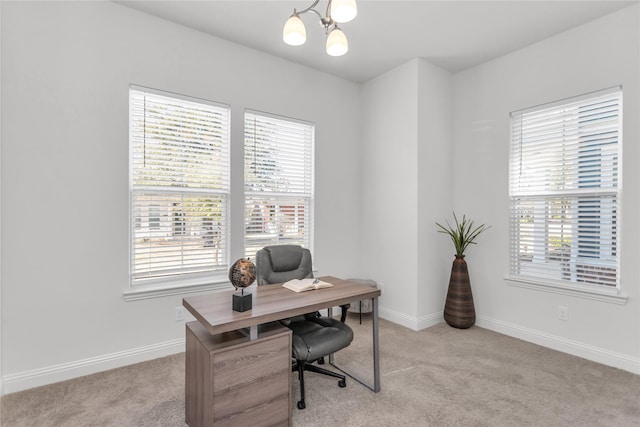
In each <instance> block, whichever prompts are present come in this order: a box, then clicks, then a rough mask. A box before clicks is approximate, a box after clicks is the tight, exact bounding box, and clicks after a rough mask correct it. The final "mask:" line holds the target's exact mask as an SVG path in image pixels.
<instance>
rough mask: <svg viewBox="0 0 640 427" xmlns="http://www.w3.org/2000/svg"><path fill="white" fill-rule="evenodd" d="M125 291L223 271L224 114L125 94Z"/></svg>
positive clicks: (146, 93)
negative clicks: (128, 280)
mask: <svg viewBox="0 0 640 427" xmlns="http://www.w3.org/2000/svg"><path fill="white" fill-rule="evenodd" d="M129 120H130V196H131V219H132V221H131V223H132V229H131V238H130V240H131V250H130V255H131V260H130V277H131V284H132V285H134V286H135V285H140V284H150V283H154V284H157V283H158V282H166V283H176V282H178V283H180V282H182V281H187V280H188V281H189V283H190V284H191V283H193V284H195V283H198V282H200V283H205V282H206V281H207V279H209V280H210V279H211V276H212V274H213V273H215V272H216V271H226V269H227V268H228V258H229V256H228V246H229V245H228V222H229V220H228V218H229V216H228V205H229V108H228V107H227V106H222V105H218V104H214V103H211V102H208V101H203V100H198V99H193V98H188V97H183V96H179V95H174V94H166V93H162V92H158V91H152V90H149V89H145V88H138V87H131V89H130V92H129Z"/></svg>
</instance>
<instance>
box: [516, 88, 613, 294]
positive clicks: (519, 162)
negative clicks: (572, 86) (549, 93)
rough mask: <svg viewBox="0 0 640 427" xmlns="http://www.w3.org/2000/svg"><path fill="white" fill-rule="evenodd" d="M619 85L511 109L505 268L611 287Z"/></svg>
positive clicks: (538, 276)
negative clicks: (508, 235) (508, 238)
mask: <svg viewBox="0 0 640 427" xmlns="http://www.w3.org/2000/svg"><path fill="white" fill-rule="evenodd" d="M621 109H622V91H621V90H620V88H615V89H612V90H605V91H602V92H599V93H595V94H589V95H585V96H582V97H577V98H573V99H568V100H564V101H561V102H558V103H553V104H549V105H543V106H540V107H536V108H533V109H529V110H526V111H520V112H515V113H513V114H512V129H511V131H512V143H511V159H510V178H509V195H510V199H511V262H510V264H511V275H512V276H517V277H531V278H534V279H543V280H547V281H554V282H559V283H582V284H591V285H601V286H606V287H617V286H618V285H619V278H618V264H619V251H618V243H617V236H618V227H619V226H620V224H619V218H618V212H619V200H620V192H621V185H620V179H619V176H620V147H621V139H622V131H621V129H622V114H621Z"/></svg>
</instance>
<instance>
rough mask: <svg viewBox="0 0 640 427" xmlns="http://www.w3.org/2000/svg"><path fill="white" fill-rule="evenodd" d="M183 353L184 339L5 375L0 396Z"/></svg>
mask: <svg viewBox="0 0 640 427" xmlns="http://www.w3.org/2000/svg"><path fill="white" fill-rule="evenodd" d="M184 350H185V340H184V338H181V339H177V340H172V341H166V342H163V343H159V344H154V345H150V346H145V347H139V348H134V349H131V350H126V351H121V352H117V353H111V354H106V355H103V356H98V357H92V358H89V359H84V360H78V361H75V362H70V363H63V364H61V365H55V366H49V367H47V368H41V369H34V370H32V371H26V372H20V373H17V374H11V375H6V376H4V377H3V378H2V381H1V382H0V383H1V385H2V389H1V390H0V392H1V394H2V395H4V394H8V393H15V392H17V391H21V390H26V389H29V388H33V387H39V386H43V385H47V384H53V383H56V382H59V381H65V380H69V379H72V378H77V377H81V376H84V375H90V374H95V373H97V372H102V371H106V370H109V369H114V368H119V367H121V366H126V365H132V364H134V363H140V362H145V361H147V360H153V359H157V358H159V357H165V356H170V355H172V354H176V353H181V352H183V351H184Z"/></svg>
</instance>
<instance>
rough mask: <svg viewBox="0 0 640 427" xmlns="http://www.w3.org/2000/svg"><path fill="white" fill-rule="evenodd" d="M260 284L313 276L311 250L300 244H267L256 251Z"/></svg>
mask: <svg viewBox="0 0 640 427" xmlns="http://www.w3.org/2000/svg"><path fill="white" fill-rule="evenodd" d="M256 274H257V276H258V286H262V285H270V284H272V283H282V282H286V281H287V280H292V279H304V278H308V277H313V267H312V261H311V252H310V251H309V249H307V248H303V247H302V246H298V245H275V246H265V247H264V248H262V249H260V250H259V251H258V252H256Z"/></svg>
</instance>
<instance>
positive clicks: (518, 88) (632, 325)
mask: <svg viewBox="0 0 640 427" xmlns="http://www.w3.org/2000/svg"><path fill="white" fill-rule="evenodd" d="M638 20H639V12H638V6H632V7H630V8H626V9H623V10H621V11H619V12H617V13H614V14H612V15H608V16H606V17H604V18H601V19H598V20H596V21H593V22H591V23H588V24H586V25H583V26H581V27H578V28H576V29H574V30H572V31H569V32H566V33H563V34H560V35H558V36H555V37H552V38H550V39H547V40H545V41H543V42H541V43H537V44H534V45H532V46H530V47H527V48H525V49H522V50H519V51H517V52H514V53H513V54H510V55H507V56H504V57H502V58H499V59H496V60H494V61H491V62H488V63H485V64H482V65H480V66H477V67H475V68H472V69H469V70H467V71H464V72H461V73H459V74H457V75H456V76H455V77H454V93H455V96H454V111H455V113H454V122H453V128H454V138H455V140H454V141H455V144H454V147H455V148H454V157H455V159H456V167H455V175H454V188H453V190H454V191H453V194H454V206H455V208H456V210H459V211H465V212H467V213H469V214H470V215H472V216H473V217H474V219H476V220H477V221H479V222H486V223H488V224H490V225H491V226H492V228H491V229H490V230H489V231H487V232H486V233H485V234H483V235H482V236H481V237H480V238H479V244H478V245H477V246H474V247H473V248H471V250H470V251H469V256H468V257H467V262H468V263H469V269H470V273H471V278H472V286H473V288H474V292H475V294H474V297H475V302H476V311H477V313H478V316H479V319H478V324H479V325H481V326H485V327H488V328H491V329H494V330H497V331H500V332H504V333H507V334H510V335H514V336H517V337H520V338H523V339H526V340H530V341H533V342H538V343H541V344H544V345H547V346H550V347H553V348H557V349H560V350H563V351H567V352H570V353H573V354H577V355H580V356H583V357H587V358H590V359H592V360H597V361H600V362H604V363H608V364H610V365H613V366H618V367H622V368H624V369H627V370H631V371H634V372H638V373H640V306H639V302H638V297H639V296H640V277H639V275H640V269H639V263H638V259H640V246H639V245H638V243H639V242H640V227H638V218H640V211H639V207H640V193H639V192H638V182H640V148H639V144H638V142H639V141H638V138H639V137H640V133H639V120H638V117H639V113H640V111H639V105H638V102H639V90H640V88H639V84H638V83H639V76H640V69H639V41H640V38H639V34H638V28H639V26H638ZM615 85H623V90H624V116H623V121H624V129H623V135H624V137H623V138H624V142H623V152H624V154H623V158H624V160H623V200H622V213H621V220H622V230H623V232H622V233H621V234H620V237H621V240H622V246H621V247H622V250H621V252H620V253H621V290H622V292H623V293H624V294H626V295H627V296H628V301H627V302H626V304H624V305H618V304H613V303H608V302H602V301H594V300H590V299H586V298H582V297H576V296H569V295H562V294H557V293H548V292H542V291H539V290H531V289H523V288H519V287H513V286H508V285H507V284H506V283H505V280H504V278H505V276H506V275H507V273H508V259H509V255H508V250H509V228H508V225H509V216H508V215H509V198H508V176H507V174H508V164H509V159H508V151H509V126H510V123H509V113H510V112H511V111H514V110H519V109H523V108H526V107H531V106H535V105H539V104H543V103H546V102H551V101H555V100H559V99H563V98H567V97H571V96H575V95H580V94H583V93H587V92H591V91H595V90H598V89H604V88H608V87H612V86H615ZM559 305H563V306H567V307H568V308H569V320H568V321H567V322H563V321H560V320H558V319H557V310H558V308H557V307H558V306H559Z"/></svg>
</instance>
